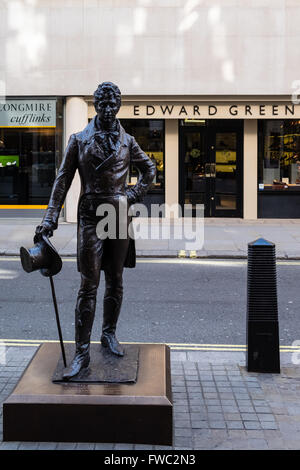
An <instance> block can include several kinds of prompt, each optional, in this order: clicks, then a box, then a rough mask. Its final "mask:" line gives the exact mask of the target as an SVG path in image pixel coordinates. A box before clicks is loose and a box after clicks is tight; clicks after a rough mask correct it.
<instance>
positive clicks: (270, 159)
mask: <svg viewBox="0 0 300 470" xmlns="http://www.w3.org/2000/svg"><path fill="white" fill-rule="evenodd" d="M258 189H259V191H285V192H286V191H289V192H291V191H300V121H298V120H290V119H286V120H263V121H260V123H259V145H258Z"/></svg>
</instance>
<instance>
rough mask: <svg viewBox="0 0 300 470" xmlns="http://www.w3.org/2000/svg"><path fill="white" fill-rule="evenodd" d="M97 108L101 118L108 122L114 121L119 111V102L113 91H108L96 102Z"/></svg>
mask: <svg viewBox="0 0 300 470" xmlns="http://www.w3.org/2000/svg"><path fill="white" fill-rule="evenodd" d="M95 110H96V113H97V114H98V116H99V119H100V120H101V121H102V122H105V123H106V124H109V123H112V122H114V120H115V119H116V115H117V113H118V111H119V104H118V101H117V99H116V97H115V96H114V94H113V93H106V94H105V95H104V96H103V98H102V99H101V100H99V101H97V102H96V103H95Z"/></svg>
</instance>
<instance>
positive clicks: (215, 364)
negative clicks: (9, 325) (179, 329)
mask: <svg viewBox="0 0 300 470" xmlns="http://www.w3.org/2000/svg"><path fill="white" fill-rule="evenodd" d="M35 351H36V347H33V346H30V347H26V348H25V347H22V346H6V354H5V361H4V363H2V364H1V369H0V372H1V373H2V374H4V376H5V380H6V385H5V390H4V391H2V392H1V395H0V401H1V402H3V401H4V400H5V399H6V398H7V396H8V395H9V394H10V393H11V392H12V390H13V388H14V386H15V383H16V382H17V381H18V379H19V377H20V376H21V374H22V372H23V370H24V369H25V367H26V365H27V364H28V362H29V361H30V359H31V358H32V357H33V355H34V353H35ZM222 356H224V354H223V353H222V354H221V353H220V352H214V351H210V352H209V353H207V352H205V351H188V350H187V351H184V350H183V351H171V374H172V391H173V399H174V415H173V417H174V428H173V437H174V441H173V447H168V446H149V445H143V444H140V445H139V446H134V445H133V444H130V443H122V442H120V443H117V444H111V443H108V444H103V443H97V444H94V443H80V442H77V443H63V442H60V443H51V442H50V443H44V442H2V441H0V450H8V449H11V450H16V449H19V450H25V449H26V450H36V449H44V450H73V449H80V450H91V451H92V450H93V449H102V450H103V449H104V450H128V451H130V450H150V449H154V450H160V449H161V450H165V449H173V450H180V449H181V450H183V449H192V450H197V449H207V450H217V449H219V450H220V449H233V450H237V449H250V450H259V449H278V450H288V449H299V448H300V400H299V389H300V382H299V380H300V369H299V365H295V364H293V363H292V362H291V361H290V359H291V355H290V354H288V353H281V364H282V367H281V373H280V374H260V373H255V374H254V373H249V372H248V371H247V369H246V366H245V353H241V352H226V354H225V356H226V357H222ZM191 377H193V378H196V380H191ZM220 382H222V383H223V382H226V384H227V390H229V391H228V392H225V393H224V392H222V391H220V389H219V387H218V383H220ZM253 384H255V387H252V386H251V385H253ZM241 390H243V393H241ZM253 390H255V393H253ZM274 390H275V391H276V393H275V394H274ZM1 411H2V406H1ZM1 414H2V413H0V415H1ZM0 426H1V427H2V419H0ZM1 431H2V429H1V430H0V436H1V439H2V435H3V434H2V432H1Z"/></svg>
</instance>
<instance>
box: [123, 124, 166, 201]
mask: <svg viewBox="0 0 300 470" xmlns="http://www.w3.org/2000/svg"><path fill="white" fill-rule="evenodd" d="M120 122H121V124H122V126H123V127H124V129H125V131H126V132H127V133H128V134H130V135H133V136H134V138H135V139H136V141H137V143H138V144H139V146H140V147H141V149H142V150H143V151H144V152H145V153H146V154H147V155H148V156H149V158H151V160H152V161H153V163H154V164H155V166H156V177H155V179H154V180H153V183H152V186H151V188H150V190H149V194H154V193H155V194H162V193H164V187H165V176H164V140H165V139H164V137H165V132H164V121H163V120H158V119H120ZM138 177H139V173H138V170H137V169H136V168H135V167H134V166H133V165H131V167H130V171H129V175H128V185H129V186H130V185H134V184H136V182H137V180H138Z"/></svg>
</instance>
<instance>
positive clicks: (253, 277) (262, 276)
mask: <svg viewBox="0 0 300 470" xmlns="http://www.w3.org/2000/svg"><path fill="white" fill-rule="evenodd" d="M247 284H248V292H247V344H248V351H247V370H248V372H273V373H280V354H279V327H278V304H277V280H276V255H275V244H274V243H271V242H269V241H267V240H264V239H263V238H259V239H258V240H256V241H254V242H252V243H249V244H248V281H247Z"/></svg>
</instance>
